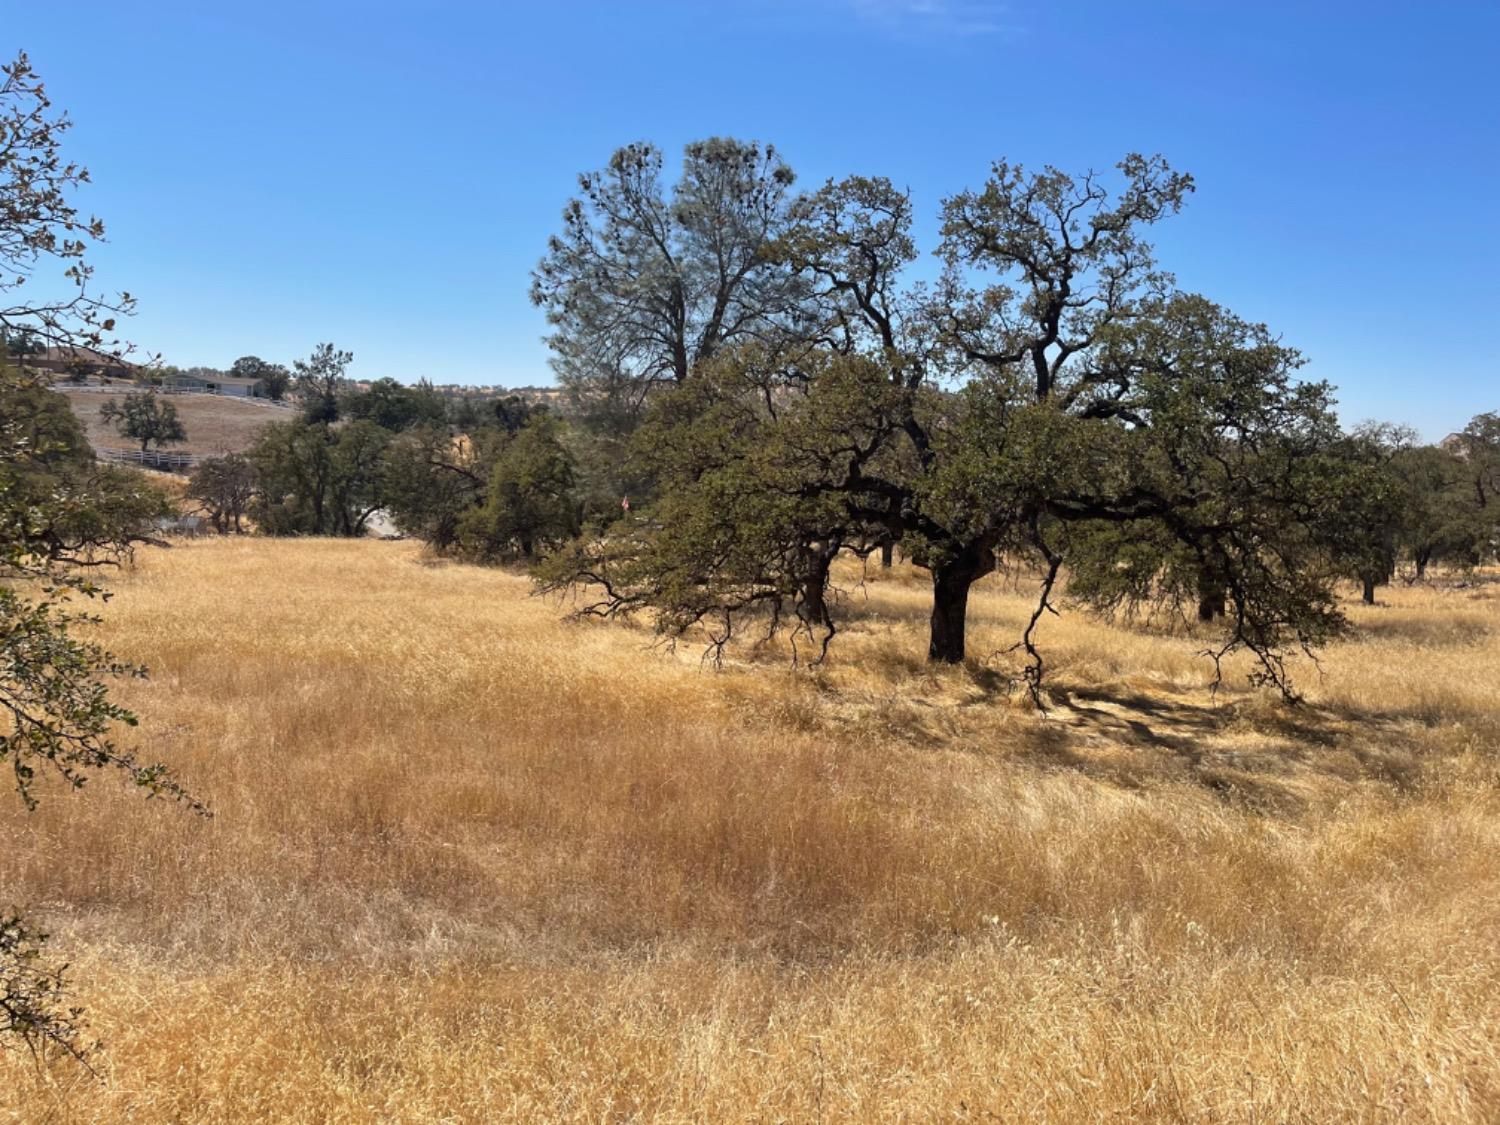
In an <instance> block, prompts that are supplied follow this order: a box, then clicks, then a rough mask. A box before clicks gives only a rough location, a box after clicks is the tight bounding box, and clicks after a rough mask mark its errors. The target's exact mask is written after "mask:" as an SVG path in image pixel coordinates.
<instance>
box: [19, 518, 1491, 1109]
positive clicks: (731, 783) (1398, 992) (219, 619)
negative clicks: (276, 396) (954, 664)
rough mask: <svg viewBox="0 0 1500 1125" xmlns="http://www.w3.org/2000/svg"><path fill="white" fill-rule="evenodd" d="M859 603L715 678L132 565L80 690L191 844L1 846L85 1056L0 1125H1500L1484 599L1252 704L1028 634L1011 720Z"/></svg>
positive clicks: (1100, 631)
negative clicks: (1143, 1123) (757, 1124)
mask: <svg viewBox="0 0 1500 1125" xmlns="http://www.w3.org/2000/svg"><path fill="white" fill-rule="evenodd" d="M859 577H860V576H859V575H858V574H856V573H855V572H853V571H849V570H846V571H844V572H843V574H842V578H841V584H842V585H843V587H844V592H843V594H842V595H841V596H842V599H843V605H844V607H845V608H846V610H847V611H848V613H849V615H850V618H851V620H850V621H849V624H848V627H847V629H846V631H845V633H843V634H842V635H841V636H840V637H839V638H838V639H837V640H836V641H835V644H834V647H833V649H832V650H831V655H830V658H829V660H828V662H827V663H826V664H825V665H824V666H823V667H821V668H819V669H816V670H811V671H810V670H807V669H805V668H798V669H793V668H792V667H791V666H790V662H789V660H788V652H787V649H786V647H785V645H784V643H782V642H776V643H771V644H766V645H762V646H755V645H752V644H748V643H747V644H745V645H742V646H741V647H739V648H736V649H734V650H733V651H732V652H731V653H730V659H729V660H728V662H727V664H726V667H725V668H724V669H723V670H722V671H718V672H715V671H712V670H709V669H706V668H704V667H703V666H702V665H701V663H700V661H699V659H698V652H697V651H695V650H693V651H690V650H689V649H688V648H687V647H682V648H680V649H679V651H678V652H677V653H676V654H675V655H673V654H667V653H663V652H661V651H659V650H652V649H650V648H649V642H650V639H651V638H650V635H649V634H648V633H647V632H645V631H644V630H642V629H640V628H631V627H622V626H619V625H599V624H578V623H571V622H566V621H563V620H562V619H561V617H562V607H560V606H559V605H558V604H557V603H556V602H552V601H547V600H543V599H538V598H534V597H530V596H529V595H528V590H529V585H528V583H527V581H526V580H525V579H524V578H522V577H520V576H517V575H512V574H507V573H503V572H499V571H494V570H483V569H478V568H474V567H468V566H461V565H454V564H448V563H443V562H438V561H434V560H432V559H429V558H426V557H424V556H423V555H422V553H421V552H420V551H419V550H418V549H417V548H416V547H414V546H413V545H410V544H405V543H375V542H335V541H317V540H302V541H293V540H283V541H276V540H254V539H222V540H213V541H202V542H195V543H190V544H186V545H183V546H178V547H174V548H172V549H171V550H168V551H161V550H151V551H146V552H143V553H142V554H141V555H140V557H139V558H138V560H137V565H136V567H135V568H134V569H132V570H130V571H127V572H125V573H123V574H121V575H119V576H118V577H117V578H116V579H114V580H113V581H112V586H113V588H114V590H115V591H116V596H115V598H114V599H113V600H112V601H111V602H110V604H109V606H108V607H107V609H106V610H105V615H106V623H105V625H104V627H103V634H104V636H105V637H106V639H107V640H108V642H109V644H110V645H111V646H112V647H113V648H114V650H115V651H116V652H117V653H118V654H119V655H121V656H123V657H125V658H128V659H132V660H139V661H142V662H144V663H146V664H148V665H149V666H150V667H151V669H152V678H151V679H150V680H148V681H145V682H140V683H136V682H130V683H122V684H121V685H119V688H118V693H119V695H120V696H121V697H122V698H123V699H125V700H127V701H128V702H129V703H130V704H131V705H133V706H134V707H136V708H137V709H138V711H139V712H140V714H141V716H142V720H143V721H142V727H141V729H140V732H139V741H140V743H141V744H142V745H143V746H144V747H146V748H147V750H148V752H149V755H150V756H152V757H159V758H161V759H164V760H166V761H168V762H169V763H170V764H171V765H172V766H173V767H174V768H175V769H176V770H177V772H178V774H179V775H180V776H181V777H182V778H183V779H184V780H185V781H187V782H188V783H189V784H190V786H191V787H192V789H193V790H194V792H195V793H196V794H197V795H199V796H201V797H203V798H205V799H206V800H208V801H209V802H210V803H211V804H212V805H213V807H214V808H215V809H216V810H217V816H216V817H215V819H213V820H212V821H205V820H201V819H198V818H195V817H193V816H191V815H189V814H187V813H185V812H183V811H181V810H179V809H176V808H173V807H170V806H166V805H162V804H159V803H148V802H144V801H142V800H140V799H139V798H137V797H136V796H135V795H133V794H131V793H127V792H122V791H120V790H119V789H118V787H116V786H115V785H113V784H112V783H111V782H110V781H109V780H107V779H99V780H96V781H94V782H93V783H91V785H90V786H89V789H88V791H87V792H86V793H84V794H83V795H81V796H77V795H70V794H66V793H63V792H61V791H59V790H57V789H55V788H54V789H51V790H49V791H48V792H46V793H45V794H44V795H43V796H44V803H43V806H42V809H41V811H40V812H38V813H37V814H35V815H33V816H30V817H27V816H25V815H24V814H23V813H22V812H21V810H20V809H19V807H18V805H17V803H16V802H9V803H7V804H6V805H5V806H4V807H3V811H0V825H3V828H4V831H5V834H6V839H7V845H6V857H7V859H6V863H5V864H4V866H3V868H0V903H14V904H16V905H19V906H24V907H26V909H27V912H28V913H30V914H33V915H35V916H37V917H38V918H40V919H41V920H43V921H45V922H46V923H47V924H48V925H49V927H50V928H51V929H52V931H53V933H54V934H55V935H56V938H55V941H56V944H57V946H58V947H59V949H60V950H62V951H63V952H64V953H65V954H66V955H67V956H68V957H69V958H70V959H71V960H72V961H73V963H74V970H73V977H74V980H75V984H76V990H77V998H78V1000H79V1001H80V1002H81V1003H83V1004H85V1005H86V1006H87V1008H88V1009H89V1013H90V1017H91V1019H92V1025H93V1029H94V1031H95V1033H96V1034H97V1035H99V1036H100V1037H101V1038H102V1039H103V1040H104V1041H105V1043H106V1047H107V1049H106V1052H105V1053H104V1054H103V1055H102V1056H101V1061H100V1064H99V1065H100V1067H101V1074H102V1078H101V1079H99V1080H95V1079H93V1078H91V1077H90V1076H89V1075H87V1074H86V1073H85V1072H83V1071H81V1070H80V1069H78V1068H77V1067H74V1066H72V1065H70V1064H66V1063H57V1064H55V1065H50V1066H46V1067H42V1068H38V1067H36V1066H34V1065H33V1064H32V1063H31V1062H30V1060H28V1059H27V1058H25V1057H24V1056H21V1055H15V1054H9V1055H7V1056H4V1057H3V1058H0V1074H3V1080H0V1117H8V1118H9V1119H12V1120H17V1121H39V1120H47V1121H53V1122H84V1121H90V1122H91V1121H178V1120H180V1121H195V1122H206V1121H249V1120H254V1121H350V1122H366V1121H368V1122H375V1121H393V1120H398V1121H497V1120H498V1121H503V1120H539V1119H577V1120H606V1119H607V1120H615V1119H623V1120H630V1119H641V1120H817V1119H825V1120H866V1119H889V1118H898V1119H907V1120H936V1119H959V1120H967V1119H975V1120H994V1119H999V1120H1008V1121H1010V1120H1046V1121H1078V1120H1084V1121H1087V1120H1106V1119H1108V1120H1119V1119H1125V1120H1163V1121H1282V1120H1308V1121H1325V1120H1367V1121H1380V1120H1417V1121H1423V1120H1425V1121H1443V1122H1453V1121H1460V1122H1462V1121H1473V1122H1479V1121H1492V1120H1495V1119H1496V1118H1497V1117H1500V957H1497V954H1500V948H1497V947H1500V585H1494V584H1491V585H1487V586H1485V585H1480V586H1476V587H1470V588H1441V589H1434V588H1428V587H1413V588H1400V587H1398V588H1395V589H1393V590H1390V591H1383V592H1382V593H1383V597H1384V599H1385V600H1386V602H1387V603H1388V604H1385V605H1382V606H1378V607H1376V608H1374V609H1364V608H1362V607H1357V606H1356V607H1351V614H1352V616H1353V618H1354V620H1355V622H1356V624H1357V625H1358V626H1359V630H1358V632H1357V633H1356V635H1355V636H1354V637H1352V638H1351V639H1349V640H1347V641H1345V642H1341V643H1340V644H1338V645H1336V646H1334V647H1333V648H1331V649H1330V650H1328V651H1327V652H1326V653H1325V654H1324V658H1323V662H1322V669H1321V672H1319V671H1318V670H1317V669H1314V668H1312V667H1311V666H1310V665H1307V666H1303V667H1301V668H1300V669H1299V673H1300V676H1301V679H1302V681H1303V683H1304V684H1305V686H1306V687H1307V689H1308V699H1309V702H1308V705H1307V706H1305V707H1303V708H1300V709H1288V708H1286V707H1285V706H1283V705H1282V704H1280V703H1279V702H1277V701H1275V700H1274V699H1272V698H1270V697H1268V696H1265V695H1262V694H1258V693H1252V692H1249V691H1247V690H1244V689H1242V688H1241V687H1240V686H1239V685H1240V684H1241V683H1242V682H1243V675H1242V672H1243V670H1244V666H1243V665H1235V666H1233V667H1231V668H1230V670H1229V682H1228V684H1227V685H1226V688H1225V689H1224V690H1222V691H1221V692H1220V693H1219V694H1218V696H1217V697H1213V696H1211V695H1210V694H1209V692H1208V691H1207V690H1206V688H1205V682H1206V680H1207V675H1208V668H1207V666H1206V665H1205V662H1204V661H1203V660H1202V659H1201V658H1200V657H1199V656H1198V655H1196V654H1197V651H1198V650H1199V649H1200V648H1201V647H1202V642H1201V640H1195V639H1194V638H1193V637H1191V636H1187V635H1168V634H1155V633H1147V632H1144V631H1140V630H1129V629H1125V628H1121V627H1117V626H1113V625H1109V624H1106V623H1103V622H1099V621H1096V620H1092V619H1090V618H1088V617H1086V616H1084V615H1082V614H1080V613H1074V614H1069V615H1068V616H1066V617H1064V618H1063V619H1061V620H1048V621H1047V622H1045V623H1044V625H1043V632H1042V635H1041V640H1042V643H1043V644H1044V645H1045V646H1046V648H1047V651H1048V654H1049V659H1050V661H1051V668H1052V670H1053V675H1054V679H1053V681H1052V687H1053V690H1054V700H1055V705H1054V706H1053V708H1052V709H1051V710H1050V711H1049V712H1048V713H1047V714H1038V713H1036V712H1035V711H1034V710H1032V709H1031V708H1030V707H1028V706H1025V705H1024V704H1023V702H1022V699H1021V697H1020V694H1019V693H1014V692H1011V691H1009V690H1008V675H1007V673H1008V671H1011V670H1013V669H1014V664H1013V663H1012V661H1013V658H1012V657H1008V656H1005V655H999V656H997V657H996V658H995V659H994V660H992V661H989V662H984V661H975V662H972V663H971V665H970V666H969V667H967V668H957V669H943V670H933V669H931V668H929V667H928V666H927V665H926V664H925V663H924V661H923V659H922V657H923V653H924V647H925V635H924V631H923V618H924V616H925V613H926V597H925V595H926V589H925V586H924V580H925V576H924V575H922V574H921V572H916V571H912V570H910V569H908V568H905V567H900V566H898V567H897V568H895V569H894V570H893V571H892V572H890V573H889V574H881V573H878V572H874V571H872V572H870V574H869V576H868V579H867V580H866V581H864V582H863V583H862V584H861V583H860V582H858V579H859ZM1017 585H1018V586H1019V588H1011V587H1008V586H1007V585H1006V584H1005V583H1004V582H1002V581H1001V580H999V579H989V580H986V582H985V583H984V585H983V587H982V588H981V589H979V590H977V591H976V596H975V598H974V599H973V601H972V602H971V615H972V618H971V620H972V625H971V651H973V652H975V653H978V654H981V655H983V654H986V653H991V652H996V653H998V652H1000V651H1001V650H1003V649H1005V648H1006V647H1007V646H1008V645H1010V644H1011V643H1012V642H1013V641H1014V639H1015V637H1016V636H1017V634H1018V631H1019V628H1020V626H1021V623H1022V621H1023V620H1024V616H1025V615H1026V614H1027V613H1028V612H1029V609H1030V603H1029V601H1028V597H1027V593H1028V584H1027V582H1025V581H1020V582H1019V583H1017Z"/></svg>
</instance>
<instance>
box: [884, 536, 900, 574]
mask: <svg viewBox="0 0 1500 1125" xmlns="http://www.w3.org/2000/svg"><path fill="white" fill-rule="evenodd" d="M895 557H896V544H894V543H892V542H891V541H890V540H889V539H887V540H886V541H885V542H884V543H882V544H881V545H880V565H881V566H882V567H883V568H885V569H887V570H889V569H890V565H891V563H892V562H893V561H894V560H895Z"/></svg>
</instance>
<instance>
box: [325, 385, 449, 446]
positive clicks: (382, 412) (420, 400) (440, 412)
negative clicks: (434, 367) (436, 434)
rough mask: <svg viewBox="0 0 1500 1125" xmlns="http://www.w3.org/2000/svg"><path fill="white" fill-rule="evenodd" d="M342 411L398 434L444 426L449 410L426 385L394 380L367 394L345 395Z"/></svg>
mask: <svg viewBox="0 0 1500 1125" xmlns="http://www.w3.org/2000/svg"><path fill="white" fill-rule="evenodd" d="M341 412H342V414H343V415H344V416H345V417H347V418H364V419H367V420H369V421H371V422H374V423H375V424H376V425H377V426H379V427H381V428H382V429H386V430H390V431H391V432H392V433H398V432H400V431H401V430H407V429H410V428H411V427H413V426H419V425H438V424H441V423H442V422H443V421H444V419H445V418H446V416H447V413H448V407H447V404H446V403H445V402H444V401H443V397H442V396H441V395H439V394H438V393H437V392H436V391H434V390H433V389H432V387H431V386H430V385H429V384H427V383H425V382H423V383H418V384H417V385H416V386H415V387H407V386H403V385H402V384H400V383H398V382H396V380H394V379H377V380H376V381H375V382H373V383H371V384H370V389H369V390H367V391H348V392H346V393H345V394H344V396H343V400H342V403H341Z"/></svg>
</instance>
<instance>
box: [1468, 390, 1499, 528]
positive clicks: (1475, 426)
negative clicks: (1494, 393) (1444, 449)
mask: <svg viewBox="0 0 1500 1125" xmlns="http://www.w3.org/2000/svg"><path fill="white" fill-rule="evenodd" d="M1458 453H1459V455H1460V456H1461V457H1462V458H1463V461H1464V465H1465V467H1466V468H1467V470H1468V471H1467V474H1466V475H1467V477H1468V480H1469V486H1470V488H1471V489H1472V490H1473V493H1474V503H1475V505H1476V506H1477V507H1478V508H1479V509H1480V510H1482V511H1483V512H1485V513H1487V515H1488V519H1489V521H1490V523H1491V526H1496V527H1500V512H1497V509H1500V413H1489V414H1478V415H1475V417H1474V418H1473V419H1472V420H1471V421H1470V422H1469V424H1468V425H1467V426H1465V427H1464V430H1463V432H1462V433H1461V434H1459V435H1458Z"/></svg>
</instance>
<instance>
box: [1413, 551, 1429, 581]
mask: <svg viewBox="0 0 1500 1125" xmlns="http://www.w3.org/2000/svg"><path fill="white" fill-rule="evenodd" d="M1430 558H1432V554H1431V552H1429V551H1418V552H1417V554H1416V562H1417V581H1418V582H1420V581H1422V579H1424V578H1426V577H1427V561H1428V560H1429V559H1430Z"/></svg>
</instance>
